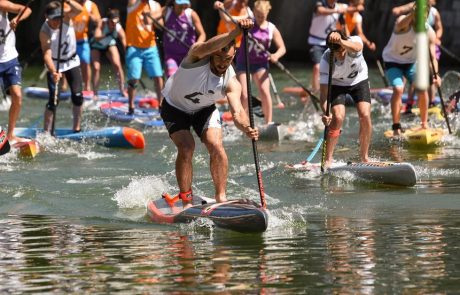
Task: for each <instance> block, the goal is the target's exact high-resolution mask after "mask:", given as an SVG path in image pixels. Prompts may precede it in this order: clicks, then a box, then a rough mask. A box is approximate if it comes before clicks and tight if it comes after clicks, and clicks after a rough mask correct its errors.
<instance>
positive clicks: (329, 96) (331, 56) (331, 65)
mask: <svg viewBox="0 0 460 295" xmlns="http://www.w3.org/2000/svg"><path fill="white" fill-rule="evenodd" d="M329 50H330V51H329V77H328V78H327V102H326V116H329V113H330V112H331V103H332V73H333V70H334V51H333V50H332V48H329ZM328 133H329V125H325V126H324V136H323V138H324V141H323V151H322V155H321V173H324V164H325V162H326V149H327V148H326V147H327V134H328Z"/></svg>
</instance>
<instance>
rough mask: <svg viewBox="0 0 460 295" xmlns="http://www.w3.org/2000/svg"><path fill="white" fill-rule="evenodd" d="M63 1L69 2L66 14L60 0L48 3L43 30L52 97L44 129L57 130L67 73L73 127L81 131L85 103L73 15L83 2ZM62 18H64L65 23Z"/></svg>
mask: <svg viewBox="0 0 460 295" xmlns="http://www.w3.org/2000/svg"><path fill="white" fill-rule="evenodd" d="M62 2H65V5H64V9H63V11H64V15H62V9H61V2H60V1H52V2H50V3H49V4H48V5H47V6H46V8H45V16H46V21H45V23H43V25H42V28H41V30H40V44H41V48H42V52H43V60H44V62H45V66H46V68H47V69H48V74H47V79H48V90H49V101H48V104H47V105H46V110H45V126H44V129H45V131H47V132H51V133H52V132H54V130H53V129H54V124H53V122H54V121H55V120H56V118H55V114H56V108H57V102H58V100H57V99H56V97H55V95H56V92H55V87H56V84H57V83H58V82H59V80H60V79H61V77H62V75H65V77H66V79H67V81H68V82H69V85H70V92H71V99H72V104H73V107H72V113H73V130H74V131H75V132H79V131H80V124H81V113H82V105H83V95H82V87H83V86H82V76H81V70H80V59H79V57H78V55H77V42H76V39H75V31H74V29H73V26H72V25H71V21H70V19H71V18H72V17H74V16H76V15H77V14H79V13H80V12H81V10H82V6H81V5H80V4H79V3H78V2H76V1H74V0H66V1H62ZM61 22H63V24H62V25H61ZM60 28H62V32H60ZM60 35H61V36H60ZM60 39H61V40H60ZM59 51H60V53H59ZM58 97H59V95H58Z"/></svg>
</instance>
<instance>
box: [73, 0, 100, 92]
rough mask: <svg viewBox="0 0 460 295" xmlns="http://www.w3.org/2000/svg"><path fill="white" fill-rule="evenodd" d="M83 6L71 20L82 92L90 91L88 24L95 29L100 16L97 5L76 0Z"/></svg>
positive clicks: (85, 0) (84, 0)
mask: <svg viewBox="0 0 460 295" xmlns="http://www.w3.org/2000/svg"><path fill="white" fill-rule="evenodd" d="M77 2H78V3H80V4H81V6H83V11H82V12H80V14H78V15H77V16H75V17H73V18H72V22H73V26H74V30H75V36H76V38H77V54H78V57H80V63H81V73H82V77H83V90H86V91H90V90H91V48H90V46H89V36H88V35H89V34H88V33H89V27H90V22H93V23H94V24H95V27H97V25H98V23H99V22H100V21H101V14H100V13H99V9H98V8H97V5H96V4H95V3H94V2H92V1H89V0H77Z"/></svg>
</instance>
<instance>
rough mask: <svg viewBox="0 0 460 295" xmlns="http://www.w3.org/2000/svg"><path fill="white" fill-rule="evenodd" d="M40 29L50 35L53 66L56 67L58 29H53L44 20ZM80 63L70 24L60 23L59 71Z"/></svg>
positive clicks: (73, 32)
mask: <svg viewBox="0 0 460 295" xmlns="http://www.w3.org/2000/svg"><path fill="white" fill-rule="evenodd" d="M41 31H42V32H44V33H45V34H47V35H48V36H50V39H51V55H52V57H53V62H54V66H55V67H56V68H57V61H58V48H59V29H57V30H53V29H52V28H51V27H50V26H49V25H48V23H47V22H46V21H45V22H44V23H43V26H42V28H41ZM79 65H80V58H79V57H78V55H77V41H76V38H75V31H74V29H73V26H72V24H70V25H69V24H66V23H64V24H63V25H62V41H61V56H60V62H59V72H65V71H67V70H70V69H73V68H75V67H77V66H79Z"/></svg>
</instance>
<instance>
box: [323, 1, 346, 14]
mask: <svg viewBox="0 0 460 295" xmlns="http://www.w3.org/2000/svg"><path fill="white" fill-rule="evenodd" d="M347 9H348V6H347V5H345V4H341V3H336V4H335V7H334V8H329V7H325V6H322V5H321V6H317V7H316V13H317V14H319V15H329V14H334V13H345V12H346V11H347ZM352 10H353V9H352Z"/></svg>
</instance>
